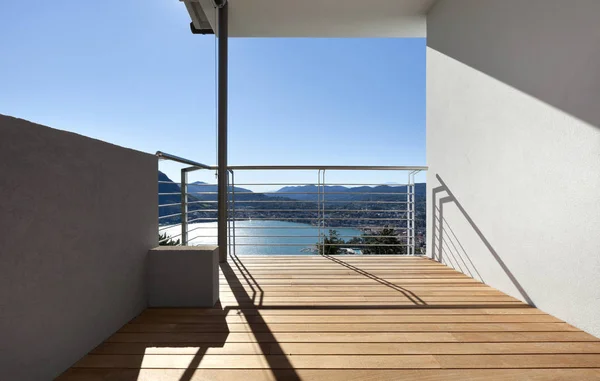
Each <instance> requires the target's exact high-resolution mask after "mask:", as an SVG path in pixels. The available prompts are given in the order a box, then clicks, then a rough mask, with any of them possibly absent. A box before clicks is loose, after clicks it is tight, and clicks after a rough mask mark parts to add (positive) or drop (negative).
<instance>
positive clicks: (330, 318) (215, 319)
mask: <svg viewBox="0 0 600 381" xmlns="http://www.w3.org/2000/svg"><path fill="white" fill-rule="evenodd" d="M223 322H225V323H228V324H231V323H244V322H249V323H261V322H264V323H268V324H272V323H346V324H356V323H561V322H562V321H561V320H559V319H557V318H555V317H553V316H550V315H543V314H537V315H525V314H521V315H484V314H480V315H457V314H454V315H379V314H374V315H348V314H346V315H264V316H256V315H250V316H245V315H244V314H239V315H238V314H229V315H227V316H212V315H156V316H152V315H145V314H142V316H139V317H137V318H135V319H134V320H132V321H131V324H156V323H163V324H184V323H196V324H205V323H223Z"/></svg>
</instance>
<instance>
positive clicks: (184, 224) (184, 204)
mask: <svg viewBox="0 0 600 381" xmlns="http://www.w3.org/2000/svg"><path fill="white" fill-rule="evenodd" d="M187 182H188V181H187V171H186V170H185V169H182V170H181V185H180V188H181V246H187V244H188V234H187V230H188V220H187V219H188V218H187V214H188V198H187Z"/></svg>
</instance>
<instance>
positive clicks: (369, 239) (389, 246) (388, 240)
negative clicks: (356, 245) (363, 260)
mask: <svg viewBox="0 0 600 381" xmlns="http://www.w3.org/2000/svg"><path fill="white" fill-rule="evenodd" d="M363 239H364V242H365V244H366V245H369V246H365V248H364V250H363V253H364V254H406V247H405V246H400V245H401V242H400V240H399V239H398V236H397V233H396V231H395V230H394V229H392V228H388V227H387V226H386V227H384V228H383V229H381V231H379V232H371V233H367V234H365V235H363Z"/></svg>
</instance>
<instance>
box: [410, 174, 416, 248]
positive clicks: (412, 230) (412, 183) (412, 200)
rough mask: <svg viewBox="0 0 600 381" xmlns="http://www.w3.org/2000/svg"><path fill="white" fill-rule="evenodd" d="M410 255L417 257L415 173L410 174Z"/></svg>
mask: <svg viewBox="0 0 600 381" xmlns="http://www.w3.org/2000/svg"><path fill="white" fill-rule="evenodd" d="M409 183H410V185H409V186H410V192H409V194H410V204H409V205H410V221H409V222H410V246H409V247H410V253H409V254H410V255H415V217H416V213H415V210H416V209H415V172H414V171H413V172H411V173H410V181H409Z"/></svg>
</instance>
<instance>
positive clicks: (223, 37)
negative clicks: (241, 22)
mask: <svg viewBox="0 0 600 381" xmlns="http://www.w3.org/2000/svg"><path fill="white" fill-rule="evenodd" d="M217 12H218V29H217V32H218V38H219V53H218V55H219V57H218V60H219V63H218V64H219V66H218V67H219V73H218V100H217V102H218V106H217V107H218V135H219V136H218V163H217V164H218V171H217V174H218V184H217V187H218V191H219V196H218V210H219V216H218V228H217V230H218V240H217V242H218V244H219V262H227V191H228V190H227V177H228V176H227V77H228V72H227V67H228V25H227V21H228V14H227V12H228V5H227V1H226V0H221V3H220V4H219V8H218V10H217Z"/></svg>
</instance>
